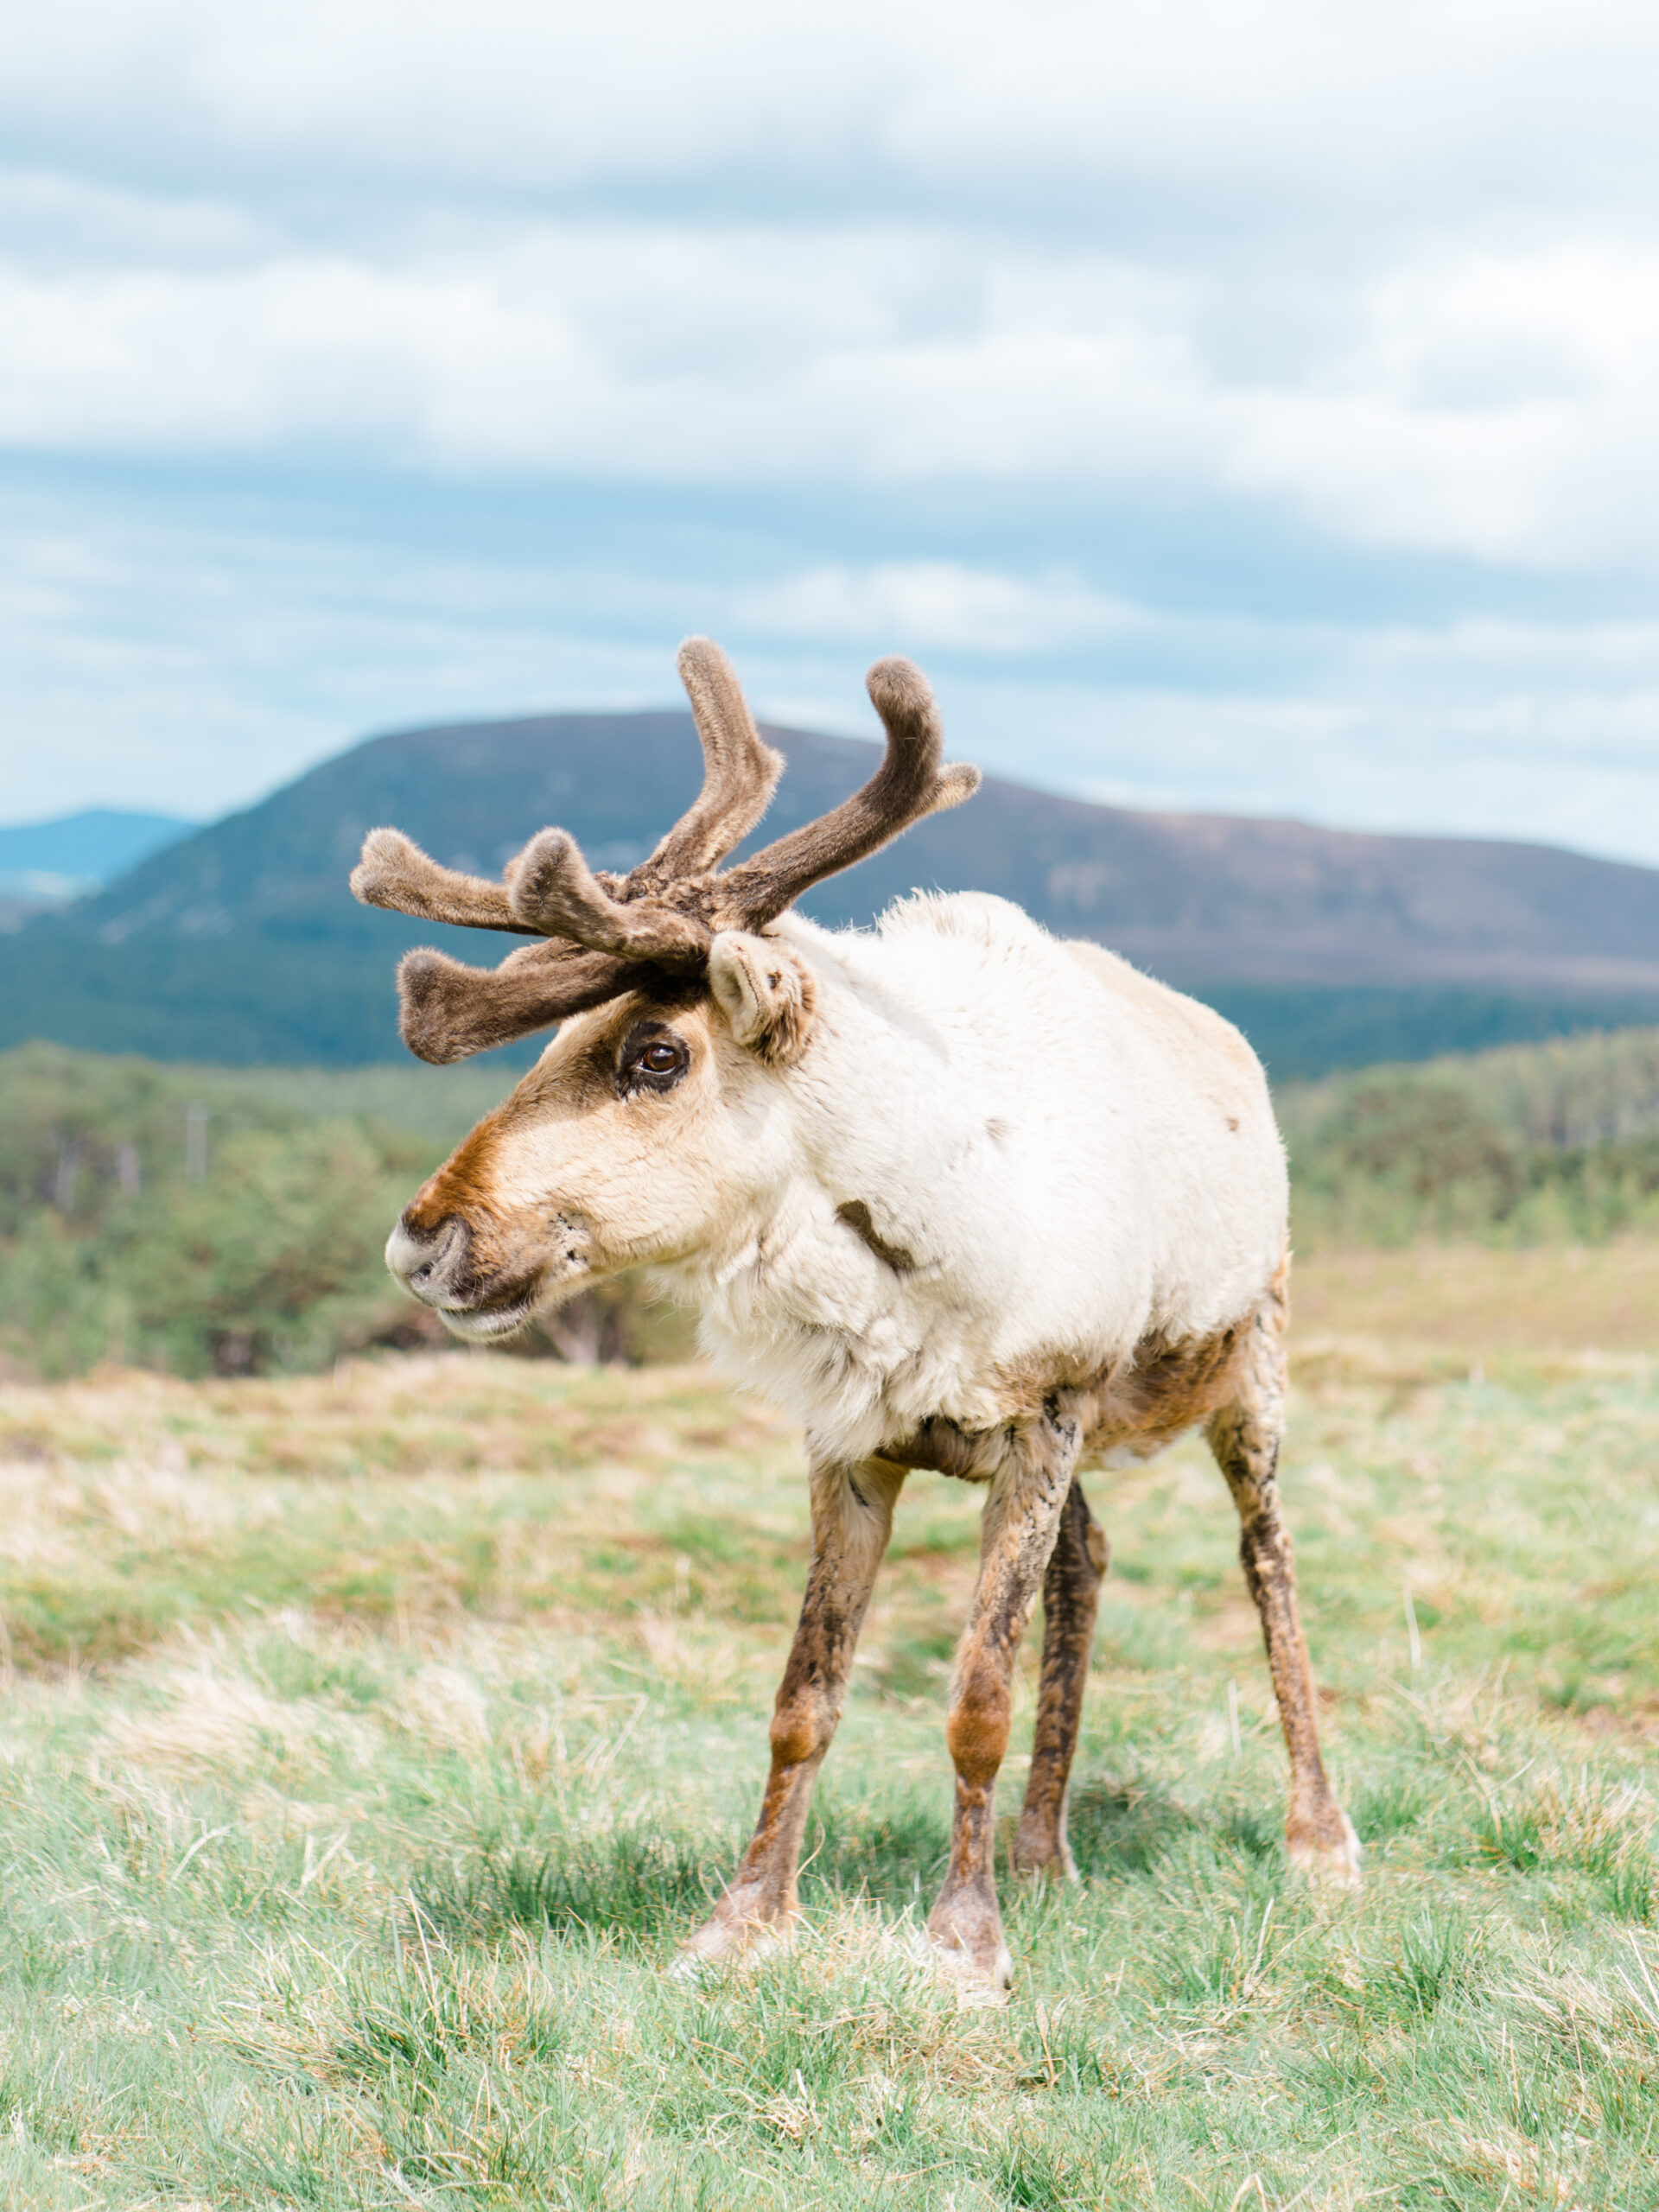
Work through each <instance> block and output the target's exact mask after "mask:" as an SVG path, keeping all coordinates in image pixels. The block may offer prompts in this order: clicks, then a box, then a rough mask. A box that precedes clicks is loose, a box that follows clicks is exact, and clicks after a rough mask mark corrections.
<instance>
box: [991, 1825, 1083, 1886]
mask: <svg viewBox="0 0 1659 2212" xmlns="http://www.w3.org/2000/svg"><path fill="white" fill-rule="evenodd" d="M1008 1864H1009V1866H1011V1867H1012V1868H1013V1870H1014V1872H1015V1873H1016V1874H1017V1875H1018V1876H1019V1877H1020V1880H1021V1881H1024V1882H1033V1883H1035V1882H1075V1881H1076V1880H1077V1860H1076V1859H1074V1858H1073V1857H1072V1856H1071V1846H1070V1845H1069V1844H1068V1843H1067V1842H1066V1840H1065V1837H1064V1836H1054V1835H1032V1836H1027V1835H1024V1834H1015V1836H1014V1846H1013V1848H1012V1849H1011V1850H1010V1852H1009V1853H1008Z"/></svg>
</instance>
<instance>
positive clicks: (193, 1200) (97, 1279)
mask: <svg viewBox="0 0 1659 2212" xmlns="http://www.w3.org/2000/svg"><path fill="white" fill-rule="evenodd" d="M428 1073H430V1074H432V1075H436V1076H437V1078H438V1079H437V1080H436V1081H435V1082H433V1081H426V1080H423V1077H424V1076H426V1075H427V1074H428ZM446 1077H448V1080H446ZM469 1077H470V1078H471V1079H470V1080H468V1078H469ZM502 1090H505V1079H504V1078H503V1077H502V1076H501V1075H500V1074H499V1072H497V1073H495V1074H494V1075H493V1077H483V1078H482V1079H481V1080H480V1078H479V1077H478V1076H477V1075H476V1073H475V1072H474V1071H461V1070H456V1071H443V1072H442V1074H440V1073H439V1071H420V1070H416V1069H411V1070H410V1071H408V1073H407V1074H405V1073H404V1071H402V1070H394V1069H385V1070H380V1069H372V1070H367V1071H364V1072H363V1073H362V1074H360V1075H350V1074H340V1075H321V1074H308V1073H307V1072H306V1071H282V1072H280V1073H277V1074H271V1075H265V1076H254V1075H241V1074H232V1073H227V1072H226V1071H223V1070H202V1069H189V1068H174V1067H158V1066H156V1065H155V1064H154V1063H151V1062H149V1061H144V1060H137V1059H116V1058H104V1057H101V1056H99V1055H95V1054H92V1053H81V1052H68V1051H66V1050H62V1049H60V1048H59V1047H56V1046H40V1045H35V1046H23V1047H22V1048H20V1049H18V1050H16V1051H14V1052H4V1053H0V1363H3V1366H0V1372H3V1371H4V1368H5V1367H10V1369H11V1370H13V1371H14V1372H18V1373H22V1374H38V1375H41V1376H46V1377H48V1378H58V1377H61V1376H71V1375H76V1374H80V1373H84V1372H85V1371H86V1370H87V1369H88V1368H90V1367H92V1366H94V1365H96V1364H97V1363H99V1361H101V1360H111V1361H115V1362H117V1363H122V1364H131V1365H138V1366H149V1367H159V1368H164V1369H167V1370H170V1371H171V1372H173V1373H175V1374H180V1375H207V1374H219V1375H246V1374H261V1373H268V1372H272V1371H277V1370H307V1369H315V1368H319V1367H323V1366H327V1364H328V1363H330V1362H331V1361H333V1360H334V1359H337V1358H338V1357H340V1355H341V1354H342V1353H347V1352H351V1351H360V1350H364V1349H367V1348H369V1347H371V1346H376V1345H384V1346H410V1345H414V1344H419V1343H422V1342H429V1341H438V1342H442V1341H446V1339H444V1338H443V1333H442V1325H441V1324H440V1323H439V1322H438V1321H437V1319H436V1317H435V1315H432V1314H430V1313H427V1312H426V1311H425V1310H424V1309H423V1308H422V1307H419V1306H416V1305H415V1304H414V1303H413V1302H412V1301H411V1300H410V1299H409V1298H408V1297H407V1296H405V1295H404V1294H403V1293H402V1292H401V1291H400V1290H399V1289H398V1288H397V1286H396V1285H395V1284H394V1283H393V1282H392V1281H391V1277H390V1276H389V1275H388V1274H387V1273H386V1270H385V1265H384V1263H383V1262H382V1259H381V1253H382V1249H383V1248H384V1246H385V1240H386V1233H387V1231H388V1230H389V1229H390V1228H391V1224H392V1222H393V1221H394V1220H395V1219H396V1217H397V1211H398V1209H399V1208H400V1207H401V1206H402V1205H404V1203H405V1202H406V1201H407V1200H408V1198H410V1195H411V1194H412V1193H413V1192H414V1191H415V1189H416V1186H417V1185H419V1184H420V1183H421V1182H422V1181H423V1179H424V1178H425V1177H426V1176H427V1175H428V1174H429V1173H430V1172H431V1170H432V1169H433V1168H434V1167H435V1166H436V1165H437V1164H438V1162H439V1161H440V1160H442V1158H443V1157H444V1154H446V1153H447V1152H448V1149H449V1147H450V1146H451V1145H452V1144H453V1143H454V1141H455V1140H456V1138H458V1137H459V1136H460V1135H461V1134H462V1133H463V1132H464V1131H465V1130H466V1129H467V1128H468V1127H469V1126H470V1125H471V1123H472V1122H473V1121H474V1119H475V1118H476V1117H477V1116H478V1115H479V1114H480V1113H481V1112H483V1111H484V1110H485V1109H486V1107H487V1106H488V1105H489V1104H490V1103H493V1099H494V1097H496V1096H499V1094H500V1093H501V1091H502ZM686 1343H687V1338H686V1335H685V1332H684V1330H683V1327H682V1326H680V1325H678V1324H677V1321H676V1320H675V1319H674V1317H672V1316H671V1315H669V1314H667V1313H664V1311H663V1310H662V1309H660V1308H658V1307H655V1306H648V1305H647V1304H646V1302H645V1300H642V1299H641V1297H640V1296H639V1294H638V1292H637V1291H636V1290H635V1289H633V1288H632V1287H626V1286H624V1287H619V1288H617V1289H614V1290H611V1291H608V1292H604V1293H600V1294H594V1295H591V1296H589V1297H588V1299H586V1300H582V1302H580V1303H579V1304H578V1305H576V1306H575V1307H573V1308H568V1309H566V1310H565V1311H564V1312H563V1313H561V1314H559V1315H557V1316H556V1317H553V1319H551V1320H550V1323H549V1324H548V1325H546V1326H545V1327H543V1329H542V1330H540V1331H539V1332H533V1333H532V1335H531V1337H530V1338H529V1339H527V1341H526V1344H524V1346H523V1347H522V1349H524V1350H527V1351H532V1352H533V1351H542V1352H543V1353H547V1352H551V1351H557V1352H559V1353H560V1354H562V1355H563V1356H568V1357H577V1358H591V1357H610V1358H619V1359H639V1358H645V1357H653V1356H658V1355H660V1354H661V1353H662V1352H663V1351H664V1350H673V1349H677V1350H683V1349H684V1348H685V1345H686Z"/></svg>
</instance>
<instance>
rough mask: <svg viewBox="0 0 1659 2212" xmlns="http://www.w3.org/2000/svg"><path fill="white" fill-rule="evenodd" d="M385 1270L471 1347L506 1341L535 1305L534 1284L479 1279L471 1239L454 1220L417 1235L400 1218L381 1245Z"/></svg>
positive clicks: (453, 1216) (458, 1220)
mask: <svg viewBox="0 0 1659 2212" xmlns="http://www.w3.org/2000/svg"><path fill="white" fill-rule="evenodd" d="M410 1211H413V1209H412V1208H411V1209H410ZM386 1265H387V1266H388V1267H389V1268H391V1272H392V1274H395V1275H396V1276H397V1280H398V1281H400V1282H401V1283H402V1284H403V1285H404V1287H405V1288H406V1289H408V1290H410V1291H412V1292H413V1293H414V1294H415V1296H416V1298H418V1299H419V1300H420V1301H421V1303H422V1304H423V1306H435V1307H436V1308H437V1310H438V1312H439V1313H441V1314H442V1316H443V1319H444V1324H445V1325H446V1326H447V1327H448V1328H449V1329H451V1330H452V1331H453V1332H454V1334H455V1335H456V1336H458V1337H467V1338H472V1339H474V1341H476V1340H478V1339H480V1338H490V1337H505V1336H510V1335H511V1334H512V1332H513V1330H515V1329H516V1328H518V1326H519V1325H520V1324H521V1323H522V1322H523V1321H524V1320H525V1319H527V1317H528V1316H529V1313H530V1311H531V1306H533V1305H534V1304H535V1301H536V1292H537V1282H536V1281H534V1280H531V1281H528V1282H526V1281H522V1280H520V1281H516V1282H512V1283H499V1282H495V1281H491V1280H490V1279H489V1278H488V1276H486V1275H480V1273H479V1271H478V1269H477V1267H476V1266H475V1264H474V1253H473V1233H472V1231H471V1230H470V1229H468V1227H467V1224H466V1223H465V1222H464V1221H463V1220H462V1219H461V1216H460V1215H459V1214H453V1213H452V1214H448V1215H447V1216H446V1217H444V1219H443V1220H442V1221H441V1222H439V1224H437V1226H436V1228H435V1229H423V1228H419V1227H416V1226H415V1225H413V1224H411V1223H410V1217H409V1214H408V1213H405V1214H404V1217H403V1219H402V1220H401V1221H400V1222H399V1223H398V1224H397V1227H396V1228H395V1229H394V1230H392V1232H391V1236H389V1237H388V1238H387V1239H386Z"/></svg>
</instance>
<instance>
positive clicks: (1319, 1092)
mask: <svg viewBox="0 0 1659 2212" xmlns="http://www.w3.org/2000/svg"><path fill="white" fill-rule="evenodd" d="M1277 1103H1278V1108H1279V1117H1280V1123H1281V1127H1282V1128H1283V1129H1284V1132H1285V1136H1286V1140H1287V1144H1288V1147H1289V1151H1290V1162H1291V1181H1292V1188H1293V1192H1294V1227H1295V1237H1296V1243H1297V1246H1298V1248H1299V1249H1301V1250H1304V1251H1307V1250H1313V1249H1319V1247H1321V1246H1325V1247H1330V1246H1332V1245H1338V1244H1347V1245H1376V1244H1385V1245H1386V1244H1404V1243H1413V1242H1417V1241H1421V1240H1425V1239H1438V1240H1440V1241H1451V1240H1464V1241H1472V1242H1476V1243H1491V1244H1548V1243H1582V1244H1595V1243H1607V1242H1608V1241H1610V1240H1611V1239H1612V1238H1614V1237H1618V1236H1634V1235H1654V1234H1659V1029H1628V1030H1616V1031H1611V1032H1609V1033H1604V1034H1592V1035H1589V1036H1583V1037H1574V1038H1568V1039H1559V1040H1557V1041H1556V1042H1554V1043H1551V1044H1546V1045H1529V1046H1505V1047H1503V1048H1502V1049H1501V1050H1498V1051H1496V1052H1483V1053H1478V1054H1476V1055H1473V1056H1471V1057H1469V1058H1447V1059H1443V1060H1437V1061H1431V1062H1429V1063H1427V1065H1423V1066H1420V1067H1384V1068H1370V1069H1366V1070H1363V1071H1361V1072H1360V1073H1358V1074H1356V1075H1350V1076H1344V1077H1332V1078H1331V1079H1330V1080H1328V1081H1326V1082H1325V1083H1321V1084H1309V1085H1306V1086H1292V1087H1290V1088H1288V1089H1287V1090H1283V1091H1281V1093H1280V1095H1279V1098H1278V1102H1277Z"/></svg>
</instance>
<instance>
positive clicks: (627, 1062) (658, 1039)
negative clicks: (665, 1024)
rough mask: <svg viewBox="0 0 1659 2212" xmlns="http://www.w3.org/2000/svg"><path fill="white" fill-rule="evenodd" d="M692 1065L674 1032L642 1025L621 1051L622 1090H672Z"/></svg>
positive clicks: (681, 1039)
mask: <svg viewBox="0 0 1659 2212" xmlns="http://www.w3.org/2000/svg"><path fill="white" fill-rule="evenodd" d="M690 1065H691V1055H690V1052H689V1051H688V1050H687V1049H686V1046H685V1041H684V1039H683V1038H680V1037H677V1036H676V1035H675V1034H674V1032H673V1031H672V1030H671V1029H663V1028H661V1027H658V1026H657V1025H656V1024H654V1023H653V1024H652V1025H650V1026H647V1025H646V1024H645V1023H643V1022H642V1023H640V1024H639V1027H637V1028H636V1029H634V1030H632V1032H631V1033H629V1036H628V1039H627V1041H626V1044H625V1045H624V1046H623V1047H622V1058H621V1060H620V1064H619V1065H618V1068H617V1076H618V1081H619V1086H620V1089H621V1090H625V1091H627V1090H672V1089H673V1088H674V1086H675V1084H677V1082H678V1081H679V1080H680V1077H682V1076H683V1074H684V1073H685V1071H686V1070H687V1068H688V1067H690Z"/></svg>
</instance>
